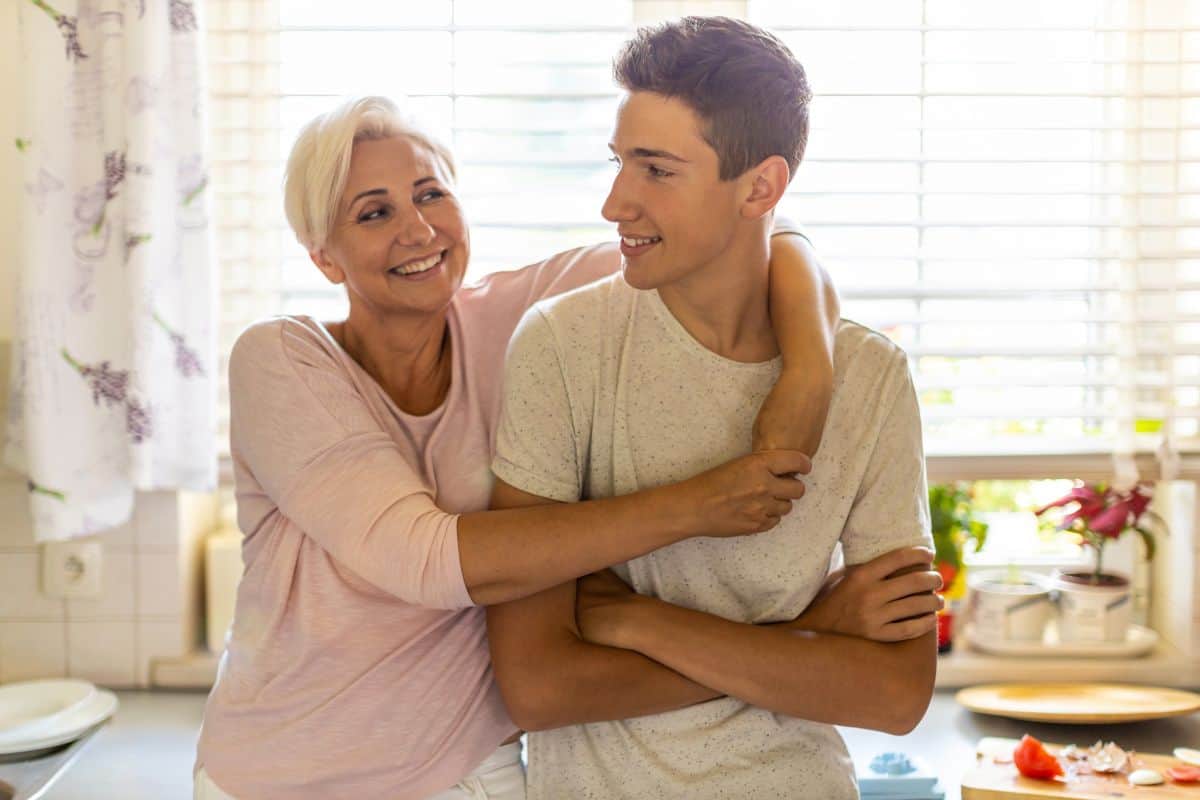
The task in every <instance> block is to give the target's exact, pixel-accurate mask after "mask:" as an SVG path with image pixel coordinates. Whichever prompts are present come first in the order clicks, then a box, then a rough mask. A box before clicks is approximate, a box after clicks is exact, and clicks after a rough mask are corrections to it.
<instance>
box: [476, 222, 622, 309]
mask: <svg viewBox="0 0 1200 800" xmlns="http://www.w3.org/2000/svg"><path fill="white" fill-rule="evenodd" d="M620 268H621V251H620V250H618V249H617V245H616V244H615V243H613V242H605V243H603V244H595V245H592V246H591V247H579V248H576V249H574V250H566V251H564V252H562V253H556V254H554V255H552V256H550V257H549V258H547V259H545V260H544V261H539V262H537V263H536V264H530V265H529V266H526V267H522V268H521V269H515V270H511V271H508V272H493V273H492V274H491V275H488V276H487V277H486V278H484V279H483V281H481V282H480V283H479V285H477V286H472V287H469V288H467V289H466V290H465V291H467V292H470V293H472V294H477V295H483V296H485V297H484V298H480V299H481V301H482V302H483V303H484V305H483V306H481V307H484V308H491V309H497V308H502V309H504V310H505V311H507V312H509V313H511V314H512V315H513V316H512V323H511V327H516V324H517V321H518V320H519V319H520V318H521V315H522V314H524V313H525V312H526V311H527V310H528V309H530V308H532V307H533V304H534V303H536V302H538V301H539V300H545V299H546V298H547V297H555V296H556V295H560V294H563V293H564V292H569V291H571V290H572V289H578V288H579V287H580V286H586V285H588V284H589V283H593V282H595V281H598V280H600V279H602V278H607V277H609V276H610V275H613V274H614V273H616V272H617V270H619V269H620ZM485 298H486V299H485Z"/></svg>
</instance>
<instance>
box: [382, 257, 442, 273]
mask: <svg viewBox="0 0 1200 800" xmlns="http://www.w3.org/2000/svg"><path fill="white" fill-rule="evenodd" d="M441 260H442V254H441V253H434V254H433V255H431V256H430V257H429V258H426V259H423V260H421V261H416V262H413V263H412V264H405V265H404V266H402V267H394V268H393V269H392V271H393V272H399V273H400V274H401V275H412V274H413V273H416V272H424V271H425V270H427V269H429V268H431V267H434V266H437V263H438V262H439V261H441Z"/></svg>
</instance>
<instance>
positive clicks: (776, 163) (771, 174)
mask: <svg viewBox="0 0 1200 800" xmlns="http://www.w3.org/2000/svg"><path fill="white" fill-rule="evenodd" d="M791 177H792V173H791V170H790V169H788V164H787V161H786V160H785V159H784V158H783V156H767V157H766V158H764V159H763V160H762V161H760V162H759V163H758V164H757V165H756V166H753V167H751V168H750V169H748V170H746V173H745V174H744V175H743V176H742V179H743V180H745V181H746V187H745V193H744V194H743V197H744V198H745V199H744V200H743V201H742V216H743V217H744V218H746V219H759V218H761V217H763V216H764V215H766V214H769V213H770V212H771V211H773V210H774V209H775V206H776V205H778V203H779V201H780V200H782V199H783V193H784V192H786V191H787V187H788V182H789V181H790V180H791Z"/></svg>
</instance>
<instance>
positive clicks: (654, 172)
mask: <svg viewBox="0 0 1200 800" xmlns="http://www.w3.org/2000/svg"><path fill="white" fill-rule="evenodd" d="M646 170H647V171H648V172H649V173H650V176H651V177H653V178H669V177H671V176H672V175H674V174H675V173H674V172H668V171H667V170H665V169H659V168H658V167H656V166H654V165H653V164H650V165H648V166H647V167H646Z"/></svg>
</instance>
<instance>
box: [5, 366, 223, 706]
mask: <svg viewBox="0 0 1200 800" xmlns="http://www.w3.org/2000/svg"><path fill="white" fill-rule="evenodd" d="M4 344H5V343H3V342H0V347H2V346H4ZM205 508H206V507H205V504H204V501H203V498H200V500H199V501H198V500H197V499H196V498H194V497H185V502H184V503H181V502H180V496H179V495H177V494H175V493H173V492H148V493H139V494H138V496H137V500H136V502H135V511H134V516H133V519H132V520H131V521H130V522H129V523H128V524H126V525H123V526H121V527H120V528H118V529H116V530H113V531H108V532H105V533H103V534H101V535H100V536H98V537H97V538H98V539H99V540H100V543H101V546H102V548H103V553H104V556H103V567H102V570H103V577H102V580H101V585H102V594H101V596H100V597H98V598H94V599H93V598H89V599H72V600H61V599H55V598H50V597H47V596H46V595H44V594H42V592H41V587H40V585H39V584H40V580H41V553H40V550H39V548H38V546H37V544H36V543H35V542H34V541H33V531H32V525H31V520H30V517H29V510H28V489H27V487H26V484H25V481H24V479H23V478H21V477H20V476H19V475H16V474H15V473H13V472H12V471H9V470H5V469H3V468H0V683H8V682H11V681H16V680H28V679H31V678H45V677H62V676H66V675H71V676H75V677H80V678H84V679H86V680H90V681H93V682H95V683H99V684H102V685H107V686H116V687H129V686H148V685H149V683H150V675H151V665H152V661H153V659H155V658H179V657H181V656H184V655H187V654H188V653H189V651H190V650H191V642H192V640H194V639H195V638H196V636H195V635H194V634H195V631H196V630H197V629H198V625H199V622H200V620H199V614H200V608H199V605H198V603H197V589H196V586H195V585H194V584H196V583H197V580H196V574H197V571H198V565H197V564H195V563H193V562H194V561H195V557H194V553H195V551H196V547H195V542H194V541H192V540H193V539H195V537H196V534H195V531H197V530H202V529H204V527H205V523H206V519H205V513H206V512H205ZM213 517H214V519H215V508H214V509H213ZM210 527H211V525H210Z"/></svg>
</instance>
